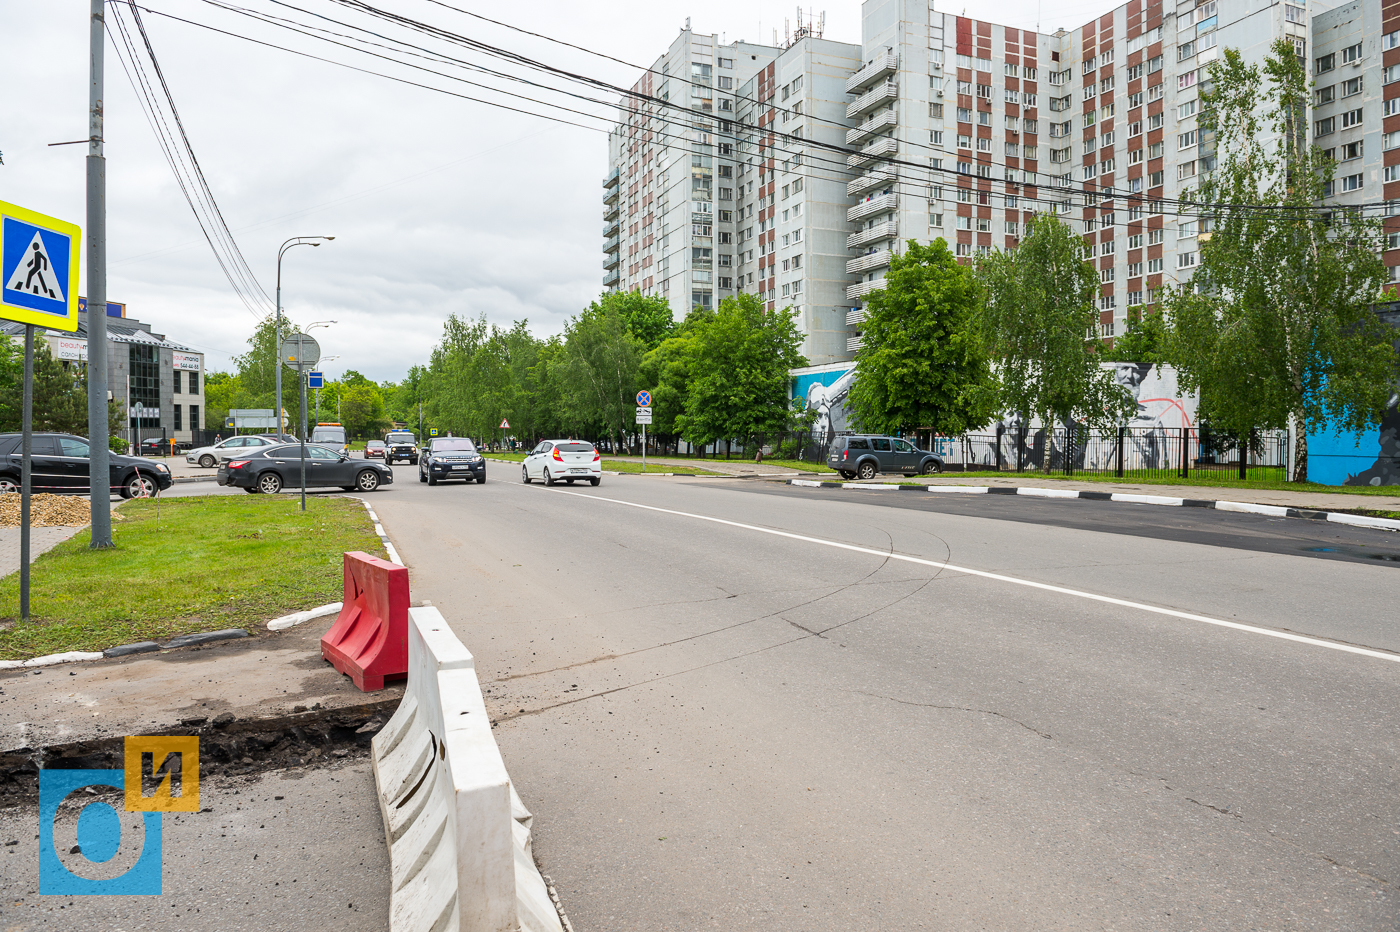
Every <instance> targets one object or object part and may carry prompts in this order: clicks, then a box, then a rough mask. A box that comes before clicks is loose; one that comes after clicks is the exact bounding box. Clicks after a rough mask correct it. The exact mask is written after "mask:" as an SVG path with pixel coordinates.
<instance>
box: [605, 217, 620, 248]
mask: <svg viewBox="0 0 1400 932" xmlns="http://www.w3.org/2000/svg"><path fill="white" fill-rule="evenodd" d="M621 232H622V224H621V223H619V222H618V221H617V220H608V221H605V222H604V223H603V239H604V241H607V240H609V239H616V238H617V236H618V234H619V233H621ZM603 251H604V252H607V250H606V249H604V250H603Z"/></svg>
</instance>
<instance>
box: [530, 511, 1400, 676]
mask: <svg viewBox="0 0 1400 932" xmlns="http://www.w3.org/2000/svg"><path fill="white" fill-rule="evenodd" d="M555 491H556V492H558V493H559V494H560V495H575V496H577V497H579V498H589V499H594V500H596V501H600V502H610V503H612V504H614V505H626V506H628V507H629V508H641V509H643V510H645V511H656V512H660V513H662V514H668V515H677V516H679V517H682V518H694V519H695V520H697V521H710V522H712V523H714V524H725V525H728V526H729V527H737V528H742V529H743V530H746V531H757V532H758V533H760V534H772V535H773V536H775V537H786V538H788V539H789V540H800V541H803V542H804V543H809V544H819V545H821V546H823V547H834V548H836V549H837V550H847V551H850V552H852V553H865V554H869V555H870V556H873V557H882V558H885V559H888V560H898V561H900V562H903V563H915V564H918V565H920V566H930V567H933V568H934V569H939V570H951V571H952V572H955V573H966V574H967V575H969V576H980V577H981V578H983V579H995V580H996V581H998V582H1006V583H1011V584H1013V585H1016V586H1027V587H1029V588H1031V589H1040V590H1043V591H1045V592H1058V593H1060V594H1061V595H1072V596H1075V597H1076V598H1081V599H1088V600H1090V601H1093V602H1102V603H1104V604H1106V605H1120V606H1122V607H1124V608H1135V609H1138V610H1139V611H1144V612H1150V613H1152V614H1154V615H1166V616H1168V617H1170V618H1180V619H1182V620H1184V621H1195V622H1199V623H1200V624H1206V625H1215V626H1217V627H1220V628H1232V629H1234V630H1236V631H1245V632H1248V633H1250V634H1262V635H1264V636H1265V637H1271V638H1278V639H1280V640H1283V641H1296V642H1298V643H1299V644H1308V645H1311V646H1313V647H1325V648H1327V649H1328V650H1336V651H1341V652H1343V653H1347V654H1360V655H1361V656H1363V657H1374V658H1376V659H1377V660H1389V661H1391V662H1392V663H1400V654H1393V653H1390V652H1388V651H1381V650H1372V649H1371V648H1369V647H1354V646H1352V645H1350V644H1339V643H1337V642H1335V641H1326V640H1323V639H1322V638H1314V637H1308V636H1307V635H1303V634H1291V633H1289V632H1287V631H1276V630H1274V629H1272V628H1261V627H1258V626H1256V625H1246V624H1242V623H1240V622H1238V621H1226V620H1225V619H1223V618H1211V617H1210V616H1209V615H1197V614H1194V613H1192V612H1183V611H1178V610H1177V609H1174V608H1162V607H1161V606H1157V605H1148V604H1147V603H1145V602H1133V601H1130V600H1128V599H1118V598H1114V597H1113V596H1107V595H1099V594H1097V593H1094V592H1085V591H1084V590H1082V589H1070V588H1068V587H1065V586H1054V585H1051V584H1050V583H1042V582H1035V581H1034V580H1030V579H1020V578H1017V577H1015V576H1005V575H1003V574H1001V573H990V572H987V571H986V570H975V569H972V568H970V567H966V566H957V565H955V564H952V563H945V562H942V561H939V560H925V559H923V558H922V557H911V556H908V555H907V554H902V553H892V552H890V551H888V550H875V549H874V548H872V547H861V546H858V545H856V544H845V543H842V542H840V541H835V540H826V539H824V538H821V537H809V536H807V535H805V534H794V533H792V532H791V531H779V530H777V529H775V528H768V527H759V526H758V525H756V524H744V523H742V522H739V521H729V520H727V519H725V518H714V517H711V516H709V515H697V514H693V513H691V512H688V511H676V510H674V509H671V508H658V507H657V506H655V505H643V504H641V503H639V502H625V501H623V500H621V499H618V498H605V497H603V496H602V495H590V494H588V493H586V492H568V491H565V490H563V489H556V490H555ZM1259 507H1266V506H1259Z"/></svg>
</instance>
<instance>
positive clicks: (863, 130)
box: [846, 110, 899, 146]
mask: <svg viewBox="0 0 1400 932" xmlns="http://www.w3.org/2000/svg"><path fill="white" fill-rule="evenodd" d="M898 122H899V114H898V112H897V111H895V110H881V111H880V112H879V113H877V114H876V115H875V116H874V118H873V119H871V120H869V121H868V122H866V123H863V124H861V125H860V126H857V127H856V128H855V129H851V130H847V131H846V145H848V146H854V145H856V144H858V143H859V142H861V140H863V139H866V138H867V137H869V136H873V135H874V134H875V133H878V132H880V131H881V130H883V129H885V128H887V127H892V126H895V125H896V124H898Z"/></svg>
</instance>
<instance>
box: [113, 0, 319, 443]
mask: <svg viewBox="0 0 1400 932" xmlns="http://www.w3.org/2000/svg"><path fill="white" fill-rule="evenodd" d="M92 2H93V4H94V5H100V4H101V3H102V0H92ZM89 222H91V221H89ZM333 239H335V237H334V236H293V237H292V238H291V239H289V240H287V241H286V242H285V243H283V244H282V246H281V248H279V249H278V250H277V336H276V338H275V340H274V343H273V346H272V355H273V356H274V357H275V358H276V360H277V366H276V369H275V372H274V378H275V379H276V381H277V410H276V411H274V412H272V416H273V417H274V418H276V420H277V439H278V440H285V439H286V438H285V437H283V436H282V435H283V430H282V254H283V253H284V252H286V251H287V250H288V249H291V248H292V247H293V246H319V245H321V244H320V243H318V242H314V241H315V240H325V241H327V242H330V241H331V240H333ZM89 316H91V315H89ZM302 413H303V414H305V413H306V405H305V404H304V403H303V404H302ZM302 433H303V434H304V433H306V431H302Z"/></svg>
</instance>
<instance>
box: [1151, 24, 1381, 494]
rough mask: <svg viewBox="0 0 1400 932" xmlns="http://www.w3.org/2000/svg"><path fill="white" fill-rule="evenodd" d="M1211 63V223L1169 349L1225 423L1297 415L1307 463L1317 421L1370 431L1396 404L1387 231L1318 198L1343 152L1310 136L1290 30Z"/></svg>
mask: <svg viewBox="0 0 1400 932" xmlns="http://www.w3.org/2000/svg"><path fill="white" fill-rule="evenodd" d="M1210 68H1211V71H1210V74H1211V81H1210V84H1209V85H1208V86H1207V87H1206V89H1205V90H1204V91H1203V92H1202V95H1201V101H1202V112H1201V114H1200V118H1199V119H1200V127H1201V135H1202V139H1203V140H1210V142H1211V143H1212V144H1213V145H1214V148H1215V151H1216V152H1217V153H1218V163H1217V165H1216V167H1215V169H1214V171H1212V172H1210V173H1209V174H1207V175H1206V176H1205V178H1204V179H1203V181H1202V183H1201V187H1200V191H1199V194H1198V195H1197V200H1198V201H1199V202H1200V203H1201V204H1202V205H1204V206H1203V208H1202V217H1203V223H1207V224H1208V225H1209V234H1210V235H1209V238H1208V239H1206V241H1205V242H1203V243H1202V246H1201V256H1200V264H1199V266H1198V268H1197V271H1196V273H1195V276H1194V278H1193V280H1192V281H1191V282H1190V283H1188V284H1186V285H1184V286H1182V287H1180V288H1175V289H1169V290H1168V291H1167V294H1166V295H1165V297H1164V304H1165V307H1166V313H1167V314H1168V324H1169V326H1168V329H1167V333H1166V341H1165V343H1166V357H1167V358H1168V360H1169V361H1171V362H1172V363H1173V364H1174V365H1175V366H1176V367H1177V369H1178V371H1179V373H1180V379H1181V385H1182V387H1183V388H1185V389H1188V390H1195V391H1198V392H1199V394H1200V399H1201V402H1200V403H1201V409H1200V410H1201V414H1202V416H1203V417H1205V418H1208V419H1209V421H1210V422H1211V424H1212V425H1214V426H1215V427H1216V428H1218V429H1222V430H1227V431H1231V432H1237V433H1244V432H1246V431H1248V430H1249V429H1251V428H1255V427H1265V428H1269V427H1272V428H1278V427H1287V426H1293V427H1294V430H1295V434H1296V436H1297V438H1298V442H1297V443H1296V444H1295V453H1296V459H1295V474H1296V475H1300V476H1302V475H1306V464H1307V436H1306V435H1307V432H1308V431H1323V430H1328V429H1331V430H1336V431H1338V432H1341V431H1349V432H1353V433H1357V434H1360V433H1361V432H1363V431H1365V430H1367V429H1369V428H1371V427H1374V426H1375V425H1376V424H1378V423H1379V422H1380V420H1381V418H1382V416H1383V415H1384V412H1385V407H1386V403H1387V400H1388V398H1389V395H1390V392H1391V390H1392V389H1391V382H1392V380H1393V379H1394V378H1395V375H1396V357H1395V351H1394V348H1393V346H1392V344H1391V340H1392V339H1393V337H1394V334H1393V333H1392V332H1391V331H1389V330H1388V328H1386V327H1384V326H1383V325H1382V324H1381V323H1380V322H1379V320H1377V318H1376V317H1375V315H1374V314H1373V313H1372V311H1371V305H1372V304H1373V303H1374V302H1375V301H1377V300H1378V299H1380V298H1381V292H1382V289H1383V287H1384V285H1385V282H1386V273H1385V268H1384V266H1383V264H1382V262H1381V259H1380V253H1381V250H1382V248H1383V243H1382V241H1381V237H1382V232H1383V231H1382V230H1381V225H1380V223H1379V221H1376V220H1372V219H1368V218H1365V217H1363V216H1361V215H1360V214H1359V213H1358V212H1353V211H1350V210H1347V209H1346V208H1344V207H1338V208H1337V209H1335V210H1332V211H1330V212H1326V213H1324V212H1322V211H1318V210H1316V209H1315V207H1316V205H1317V204H1318V203H1319V202H1320V201H1321V199H1322V197H1323V195H1324V186H1325V185H1327V183H1328V182H1330V181H1331V178H1332V174H1333V171H1334V168H1335V166H1334V164H1333V162H1332V161H1331V159H1329V158H1328V157H1327V156H1326V155H1325V154H1324V153H1323V152H1322V151H1321V150H1320V149H1318V148H1317V147H1315V146H1309V145H1307V143H1306V137H1307V127H1308V120H1309V118H1310V116H1309V110H1310V107H1311V102H1312V98H1311V93H1310V88H1309V82H1308V78H1307V73H1306V70H1305V67H1304V65H1303V64H1302V63H1301V62H1299V60H1298V58H1297V56H1296V55H1295V54H1294V51H1293V47H1292V44H1291V43H1290V42H1288V41H1287V40H1280V41H1279V42H1277V43H1275V44H1274V46H1273V48H1272V51H1271V53H1270V55H1269V56H1268V58H1267V59H1266V60H1265V62H1264V64H1263V67H1262V69H1261V68H1260V67H1258V66H1254V65H1248V64H1246V63H1245V62H1244V60H1243V58H1242V56H1241V55H1240V53H1239V52H1238V50H1235V49H1225V50H1224V55H1223V57H1222V58H1221V59H1219V60H1217V61H1216V62H1214V63H1212V64H1211V66H1210ZM1252 205H1264V208H1265V209H1260V208H1259V207H1257V206H1252Z"/></svg>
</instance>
